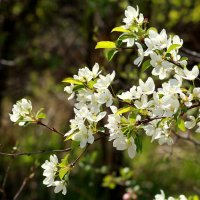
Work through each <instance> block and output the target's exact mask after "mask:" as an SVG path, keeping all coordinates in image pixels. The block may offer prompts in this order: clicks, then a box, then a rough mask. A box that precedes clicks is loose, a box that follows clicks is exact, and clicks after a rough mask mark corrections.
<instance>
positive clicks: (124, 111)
mask: <svg viewBox="0 0 200 200" xmlns="http://www.w3.org/2000/svg"><path fill="white" fill-rule="evenodd" d="M129 111H131V107H130V106H129V107H125V108H120V109H119V110H118V111H117V112H116V114H118V115H119V114H123V113H127V112H129Z"/></svg>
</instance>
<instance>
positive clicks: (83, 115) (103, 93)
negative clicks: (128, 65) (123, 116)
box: [64, 63, 115, 148]
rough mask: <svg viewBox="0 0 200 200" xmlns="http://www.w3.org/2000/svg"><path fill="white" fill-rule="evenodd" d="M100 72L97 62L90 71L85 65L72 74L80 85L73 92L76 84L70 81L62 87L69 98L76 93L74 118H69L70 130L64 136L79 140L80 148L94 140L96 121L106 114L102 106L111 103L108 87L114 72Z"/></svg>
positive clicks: (107, 105) (111, 98)
mask: <svg viewBox="0 0 200 200" xmlns="http://www.w3.org/2000/svg"><path fill="white" fill-rule="evenodd" d="M100 73H101V72H100V71H99V65H98V64H97V63H96V64H95V65H94V66H93V68H92V71H90V70H89V69H88V68H87V67H85V68H83V69H79V71H78V75H74V80H78V81H80V83H81V86H82V87H81V88H79V90H77V92H75V91H74V89H75V88H76V86H75V85H74V84H73V83H71V85H70V86H66V87H65V89H64V90H65V91H66V92H67V93H70V94H71V96H70V97H69V99H71V98H73V97H74V96H75V95H76V101H77V102H76V103H75V105H74V107H75V108H74V113H75V118H74V119H71V120H70V123H71V124H70V131H69V132H67V133H66V134H65V136H66V137H67V138H70V139H72V140H75V141H78V142H80V147H81V148H84V147H85V146H86V145H87V144H88V143H89V144H92V143H93V142H94V134H95V133H97V132H98V130H97V123H98V122H99V121H100V120H102V119H103V118H104V117H105V115H106V111H102V110H103V107H102V106H103V105H105V106H106V107H109V106H111V105H112V103H113V96H112V94H111V92H110V91H109V89H108V87H109V86H110V84H111V82H112V81H113V79H114V77H115V72H112V74H108V75H106V76H103V75H101V74H100Z"/></svg>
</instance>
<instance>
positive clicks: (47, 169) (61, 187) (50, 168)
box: [41, 154, 67, 195]
mask: <svg viewBox="0 0 200 200" xmlns="http://www.w3.org/2000/svg"><path fill="white" fill-rule="evenodd" d="M41 167H42V168H43V169H44V172H43V175H44V176H45V177H46V178H45V179H44V181H43V184H44V185H47V187H50V186H54V187H55V189H54V192H55V193H58V192H61V191H62V194H63V195H65V194H66V193H67V189H66V185H67V183H66V181H65V180H55V178H56V176H58V158H57V156H56V155H55V154H54V155H51V156H50V161H48V160H46V161H45V163H44V164H42V166H41Z"/></svg>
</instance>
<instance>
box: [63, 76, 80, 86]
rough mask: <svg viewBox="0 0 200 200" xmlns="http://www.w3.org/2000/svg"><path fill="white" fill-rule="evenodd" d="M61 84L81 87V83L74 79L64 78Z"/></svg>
mask: <svg viewBox="0 0 200 200" xmlns="http://www.w3.org/2000/svg"><path fill="white" fill-rule="evenodd" d="M62 82H63V83H72V84H75V85H83V83H82V82H81V81H79V80H76V79H74V78H70V77H69V78H65V79H64V80H63V81H62Z"/></svg>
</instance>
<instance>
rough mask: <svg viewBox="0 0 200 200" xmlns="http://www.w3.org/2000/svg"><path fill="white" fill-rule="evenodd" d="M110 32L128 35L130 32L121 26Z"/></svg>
mask: <svg viewBox="0 0 200 200" xmlns="http://www.w3.org/2000/svg"><path fill="white" fill-rule="evenodd" d="M111 32H122V33H129V32H130V31H129V30H127V29H125V28H123V27H122V26H118V27H115V28H113V29H112V31H111Z"/></svg>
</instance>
